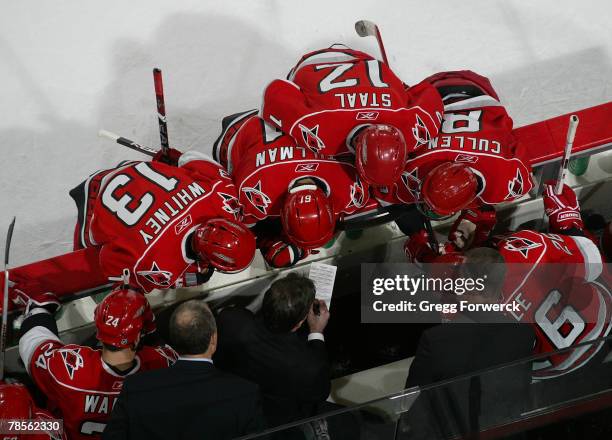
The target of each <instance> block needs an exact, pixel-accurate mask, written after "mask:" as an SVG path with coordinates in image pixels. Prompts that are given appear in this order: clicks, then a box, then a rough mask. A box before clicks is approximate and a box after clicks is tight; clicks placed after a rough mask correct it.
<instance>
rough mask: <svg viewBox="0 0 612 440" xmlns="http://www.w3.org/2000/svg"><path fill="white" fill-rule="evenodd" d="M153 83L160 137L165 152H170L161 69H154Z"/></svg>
mask: <svg viewBox="0 0 612 440" xmlns="http://www.w3.org/2000/svg"><path fill="white" fill-rule="evenodd" d="M153 83H154V85H155V102H156V104H157V122H158V123H159V139H160V142H161V149H162V151H163V152H164V154H167V153H168V150H169V149H170V144H169V143H168V124H167V123H166V103H165V100H164V83H163V81H162V71H161V69H159V68H157V67H155V68H154V69H153Z"/></svg>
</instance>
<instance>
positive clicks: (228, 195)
mask: <svg viewBox="0 0 612 440" xmlns="http://www.w3.org/2000/svg"><path fill="white" fill-rule="evenodd" d="M171 151H172V152H173V153H172V154H173V156H174V165H178V166H174V165H170V164H167V163H162V162H160V161H158V160H154V161H152V162H127V163H124V164H122V165H120V166H119V167H117V168H115V169H111V170H104V171H100V172H98V173H95V174H93V175H92V176H90V177H89V178H88V179H87V180H86V181H85V182H83V183H82V184H81V185H79V186H78V187H77V188H75V189H74V190H72V191H71V195H72V197H73V198H74V199H75V201H76V203H77V208H78V209H79V216H78V222H77V229H76V233H75V247H77V248H79V247H88V246H102V249H101V250H100V265H101V267H102V269H103V271H104V273H105V275H107V276H108V277H111V278H119V277H121V276H122V272H123V269H124V268H128V269H129V270H130V273H131V280H132V283H133V285H134V286H136V287H138V288H139V289H141V290H143V291H145V292H149V291H151V290H153V289H167V288H171V287H187V286H194V285H197V284H200V283H202V282H205V281H207V280H208V278H210V276H211V275H212V272H213V270H214V269H217V270H220V271H222V272H228V273H232V272H238V271H241V270H243V269H245V268H246V267H247V266H248V265H249V264H250V263H251V261H252V259H253V256H254V253H255V238H254V236H253V234H251V233H250V231H249V230H248V229H247V228H246V227H244V226H243V225H242V224H241V223H240V219H241V213H240V206H239V203H238V199H237V197H236V189H235V186H234V184H233V183H232V181H231V179H230V178H229V176H228V175H227V173H226V172H225V171H224V170H223V168H222V167H221V166H220V165H219V164H218V163H216V162H214V161H213V160H212V159H209V158H208V157H207V156H205V155H203V154H199V153H196V152H188V153H185V154H182V155H181V154H180V153H179V152H178V151H176V150H171ZM160 157H161V156H160Z"/></svg>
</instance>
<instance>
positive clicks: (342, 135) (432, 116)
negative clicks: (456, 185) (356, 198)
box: [261, 45, 443, 156]
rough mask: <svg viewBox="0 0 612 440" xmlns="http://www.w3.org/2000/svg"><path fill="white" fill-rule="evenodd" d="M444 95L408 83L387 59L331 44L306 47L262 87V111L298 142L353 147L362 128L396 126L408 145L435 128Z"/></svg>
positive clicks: (333, 152) (334, 151) (325, 150)
mask: <svg viewBox="0 0 612 440" xmlns="http://www.w3.org/2000/svg"><path fill="white" fill-rule="evenodd" d="M442 107H443V105H442V99H441V98H440V95H439V93H438V92H437V90H436V89H435V88H434V87H433V86H432V85H431V84H429V83H426V82H422V83H420V84H417V85H415V86H413V87H407V86H406V85H405V84H404V83H403V82H402V81H401V80H400V79H399V78H398V77H397V76H396V75H395V74H394V73H393V72H392V71H391V69H390V68H389V66H387V65H386V64H384V63H382V62H380V61H378V60H376V59H374V58H373V57H372V56H370V55H368V54H366V53H364V52H360V51H356V50H352V49H349V48H347V47H345V46H340V45H334V46H332V47H330V48H327V49H322V50H318V51H315V52H311V53H308V54H306V55H304V56H303V57H302V59H301V60H300V61H299V62H298V64H297V65H296V66H295V67H294V68H293V69H292V70H291V72H290V73H289V75H288V79H287V80H281V79H276V80H274V81H272V82H271V83H270V84H269V85H268V86H267V87H266V89H265V91H264V98H263V104H262V108H261V116H262V117H263V118H264V119H265V120H266V122H268V123H270V124H272V125H273V126H275V127H276V128H279V129H281V130H283V131H284V132H285V133H288V134H289V135H290V136H292V137H293V139H294V140H295V142H297V144H298V145H299V146H302V147H305V148H309V149H310V150H312V151H313V152H316V153H322V154H325V155H329V156H337V155H342V154H346V153H351V152H353V147H352V145H351V143H350V140H351V139H352V137H353V136H354V134H355V133H356V132H357V131H358V130H359V129H360V128H361V127H365V126H367V125H371V124H388V125H392V126H394V127H396V128H398V129H399V130H400V131H401V132H402V134H403V136H404V139H405V141H406V145H407V147H408V151H409V152H410V151H413V150H416V149H418V148H419V147H421V146H423V145H426V144H427V143H428V142H429V141H430V140H431V139H433V138H435V137H436V135H437V134H438V129H439V126H440V123H441V121H442V111H443V108H442Z"/></svg>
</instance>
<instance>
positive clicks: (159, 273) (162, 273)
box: [137, 261, 172, 287]
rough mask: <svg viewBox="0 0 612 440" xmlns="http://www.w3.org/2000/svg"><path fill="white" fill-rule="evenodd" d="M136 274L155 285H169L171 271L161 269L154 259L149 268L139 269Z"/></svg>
mask: <svg viewBox="0 0 612 440" xmlns="http://www.w3.org/2000/svg"><path fill="white" fill-rule="evenodd" d="M137 274H138V275H140V276H142V277H144V278H145V279H146V280H147V281H148V282H150V283H152V284H155V285H156V286H161V287H170V280H171V279H172V272H169V271H167V270H161V269H160V268H159V266H158V265H157V263H156V262H155V261H154V262H153V264H152V265H151V269H150V270H141V271H138V272H137Z"/></svg>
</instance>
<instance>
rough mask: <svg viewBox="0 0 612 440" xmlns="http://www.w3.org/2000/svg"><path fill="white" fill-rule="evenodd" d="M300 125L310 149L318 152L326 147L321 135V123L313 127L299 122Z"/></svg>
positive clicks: (305, 142) (303, 137)
mask: <svg viewBox="0 0 612 440" xmlns="http://www.w3.org/2000/svg"><path fill="white" fill-rule="evenodd" d="M298 126H299V127H300V130H301V132H302V139H304V144H305V145H306V146H307V147H308V148H309V149H310V151H312V152H313V153H318V152H319V151H321V150H322V149H323V148H325V144H324V143H323V141H322V140H321V138H320V137H319V125H315V126H314V127H312V128H308V127H306V126H304V125H302V124H298Z"/></svg>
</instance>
